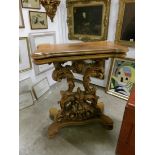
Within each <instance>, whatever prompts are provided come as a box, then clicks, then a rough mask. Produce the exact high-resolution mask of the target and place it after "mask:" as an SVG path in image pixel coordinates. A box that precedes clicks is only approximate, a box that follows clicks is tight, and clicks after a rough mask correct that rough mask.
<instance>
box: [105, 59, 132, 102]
mask: <svg viewBox="0 0 155 155" xmlns="http://www.w3.org/2000/svg"><path fill="white" fill-rule="evenodd" d="M134 83H135V60H134V59H131V58H114V59H113V60H112V63H111V69H110V72H109V79H108V83H107V87H106V92H107V93H109V94H111V95H114V96H117V97H119V98H122V99H125V100H128V98H129V96H130V92H131V89H132V86H133V84H134Z"/></svg>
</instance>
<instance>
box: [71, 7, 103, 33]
mask: <svg viewBox="0 0 155 155" xmlns="http://www.w3.org/2000/svg"><path fill="white" fill-rule="evenodd" d="M73 11H74V33H75V34H87V35H99V36H100V35H101V31H102V11H103V5H98V6H84V7H74V10H73Z"/></svg>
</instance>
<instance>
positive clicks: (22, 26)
mask: <svg viewBox="0 0 155 155" xmlns="http://www.w3.org/2000/svg"><path fill="white" fill-rule="evenodd" d="M24 27H25V25H24V20H23V13H22V8H21V3H20V1H19V28H24Z"/></svg>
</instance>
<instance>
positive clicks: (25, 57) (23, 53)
mask: <svg viewBox="0 0 155 155" xmlns="http://www.w3.org/2000/svg"><path fill="white" fill-rule="evenodd" d="M31 68H32V64H31V60H30V48H29V44H28V38H27V37H20V38H19V72H25V71H28V70H30V69H31Z"/></svg>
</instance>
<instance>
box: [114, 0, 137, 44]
mask: <svg viewBox="0 0 155 155" xmlns="http://www.w3.org/2000/svg"><path fill="white" fill-rule="evenodd" d="M115 42H116V43H119V44H122V45H126V46H134V45H135V0H120V3H119V14H118V20H117V29H116V36H115Z"/></svg>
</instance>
